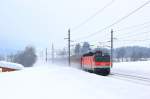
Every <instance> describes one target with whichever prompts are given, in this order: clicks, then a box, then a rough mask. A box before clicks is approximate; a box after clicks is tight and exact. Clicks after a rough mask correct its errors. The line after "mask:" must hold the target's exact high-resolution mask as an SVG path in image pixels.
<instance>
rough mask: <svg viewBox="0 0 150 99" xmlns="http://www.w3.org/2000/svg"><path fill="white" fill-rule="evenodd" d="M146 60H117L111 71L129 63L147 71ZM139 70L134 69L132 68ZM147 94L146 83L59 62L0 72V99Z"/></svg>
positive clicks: (132, 98) (145, 97) (135, 97)
mask: <svg viewBox="0 0 150 99" xmlns="http://www.w3.org/2000/svg"><path fill="white" fill-rule="evenodd" d="M146 63H147V62H137V63H117V64H115V65H114V69H113V72H117V70H119V71H121V68H122V71H124V72H126V71H127V69H128V67H129V66H128V65H130V64H132V65H133V64H138V65H139V64H141V66H140V65H139V66H137V67H138V68H143V67H144V68H147V69H144V72H148V71H149V70H150V69H149V66H148V65H145V64H146ZM119 64H120V65H119ZM135 67H136V66H135ZM135 67H131V70H130V71H132V70H133V71H136V69H134V68H135ZM115 68H116V69H115ZM139 71H140V69H137V71H136V72H137V73H138V72H139ZM141 71H142V70H141ZM149 72H150V71H149ZM149 98H150V86H149V85H143V84H139V83H134V82H129V81H125V80H121V79H116V78H113V77H112V76H111V75H110V76H100V75H96V74H92V73H88V72H84V71H82V70H80V69H76V68H71V67H67V66H63V65H59V66H58V65H53V64H44V63H42V64H39V63H38V64H36V66H35V67H33V68H26V69H24V70H20V71H15V72H8V73H0V99H149Z"/></svg>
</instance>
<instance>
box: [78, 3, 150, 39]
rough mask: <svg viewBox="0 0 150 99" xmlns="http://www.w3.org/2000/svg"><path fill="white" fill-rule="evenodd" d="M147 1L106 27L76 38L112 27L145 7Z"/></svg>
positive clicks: (92, 34)
mask: <svg viewBox="0 0 150 99" xmlns="http://www.w3.org/2000/svg"><path fill="white" fill-rule="evenodd" d="M149 3H150V0H149V1H147V2H145V3H144V4H142V5H141V6H139V7H138V8H136V9H135V10H133V11H131V12H130V13H128V14H127V15H125V16H123V17H122V18H120V19H118V20H117V21H115V22H114V23H112V24H110V25H108V26H106V27H104V28H102V29H100V30H98V31H96V32H94V33H91V34H90V35H87V36H85V37H80V38H77V39H76V40H80V39H84V38H89V37H92V36H94V35H96V34H97V33H100V32H102V31H104V30H106V29H108V28H110V27H112V26H114V25H116V24H118V23H120V22H121V21H123V20H125V19H126V18H128V17H129V16H131V15H133V14H134V13H136V12H137V11H139V10H140V9H142V8H143V7H145V6H146V5H148V4H149Z"/></svg>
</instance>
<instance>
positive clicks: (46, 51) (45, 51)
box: [45, 48, 47, 62]
mask: <svg viewBox="0 0 150 99" xmlns="http://www.w3.org/2000/svg"><path fill="white" fill-rule="evenodd" d="M45 61H46V62H47V48H46V50H45Z"/></svg>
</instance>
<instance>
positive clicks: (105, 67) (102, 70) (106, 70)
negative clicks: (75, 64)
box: [81, 51, 111, 76]
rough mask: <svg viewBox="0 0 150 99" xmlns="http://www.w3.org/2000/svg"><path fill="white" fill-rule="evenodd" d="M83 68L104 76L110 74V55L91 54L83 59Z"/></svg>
mask: <svg viewBox="0 0 150 99" xmlns="http://www.w3.org/2000/svg"><path fill="white" fill-rule="evenodd" d="M81 68H82V69H84V70H87V71H89V72H94V73H97V74H100V75H103V76H106V75H109V74H110V68H111V61H110V55H109V54H108V53H102V51H96V52H89V53H87V54H84V55H83V56H82V57H81Z"/></svg>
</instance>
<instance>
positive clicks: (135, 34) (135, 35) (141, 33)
mask: <svg viewBox="0 0 150 99" xmlns="http://www.w3.org/2000/svg"><path fill="white" fill-rule="evenodd" d="M145 33H150V31H146V32H139V33H134V34H131V33H130V34H131V35H126V36H122V37H121V38H120V37H119V39H123V38H127V37H130V38H131V37H137V35H138V34H139V35H143V34H145ZM117 39H118V38H117Z"/></svg>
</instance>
